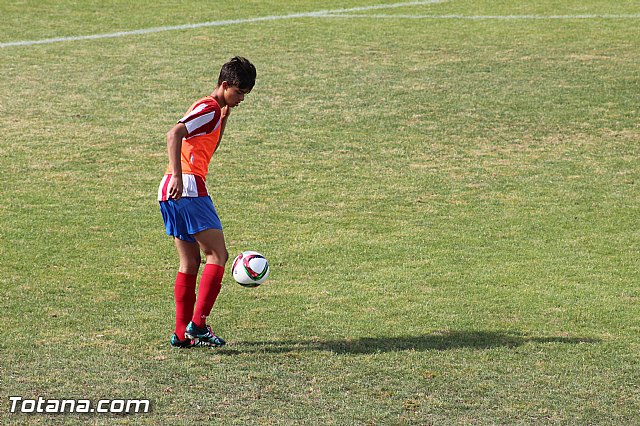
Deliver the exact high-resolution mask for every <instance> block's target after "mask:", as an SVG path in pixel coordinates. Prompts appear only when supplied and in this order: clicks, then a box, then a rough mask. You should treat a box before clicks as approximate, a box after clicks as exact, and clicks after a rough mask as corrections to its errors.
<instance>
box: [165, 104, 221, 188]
mask: <svg viewBox="0 0 640 426" xmlns="http://www.w3.org/2000/svg"><path fill="white" fill-rule="evenodd" d="M221 116H222V113H221V110H220V105H218V102H216V100H215V99H214V98H213V97H212V96H207V97H205V98H202V99H199V100H197V101H196V102H195V103H194V104H193V105H191V107H190V108H189V110H188V111H187V113H186V114H185V116H184V117H182V118H181V119H180V120H179V121H178V123H183V124H184V125H185V126H186V128H187V131H188V133H187V136H186V137H184V138H183V139H182V148H181V155H180V157H181V163H182V174H183V181H184V183H185V185H184V191H183V197H195V196H203V195H208V192H207V190H206V186H205V185H204V183H205V181H206V178H207V173H208V172H209V163H210V162H211V157H213V153H214V152H215V150H216V147H217V146H218V143H219V142H220V124H221ZM170 177H171V170H169V168H168V167H167V171H166V173H165V176H164V178H163V179H162V182H161V184H160V188H159V193H158V200H159V201H165V200H167V193H166V187H167V184H168V182H169V178H170ZM191 188H193V190H194V191H192V190H191Z"/></svg>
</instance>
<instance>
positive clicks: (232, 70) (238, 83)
mask: <svg viewBox="0 0 640 426" xmlns="http://www.w3.org/2000/svg"><path fill="white" fill-rule="evenodd" d="M223 81H226V82H227V83H229V85H230V86H235V87H237V88H239V89H242V90H244V91H247V92H250V91H251V89H253V86H254V84H256V67H254V66H253V64H252V63H251V62H249V60H248V59H247V58H243V57H242V56H236V57H235V58H231V60H230V61H229V62H227V63H226V64H224V65H223V66H222V69H221V70H220V76H219V77H218V86H219V85H221V84H222V82H223Z"/></svg>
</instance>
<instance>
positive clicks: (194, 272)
mask: <svg viewBox="0 0 640 426" xmlns="http://www.w3.org/2000/svg"><path fill="white" fill-rule="evenodd" d="M174 241H175V244H176V249H177V251H178V256H179V257H180V269H179V270H178V275H177V277H176V282H175V286H174V291H173V294H174V297H175V302H176V328H175V333H176V336H178V338H179V339H181V340H182V339H184V338H185V336H184V332H185V329H186V327H187V324H189V321H191V318H192V317H193V310H194V304H195V302H196V282H197V278H198V269H199V268H200V261H201V258H200V246H199V245H198V243H196V242H187V241H182V240H180V239H178V238H175V239H174Z"/></svg>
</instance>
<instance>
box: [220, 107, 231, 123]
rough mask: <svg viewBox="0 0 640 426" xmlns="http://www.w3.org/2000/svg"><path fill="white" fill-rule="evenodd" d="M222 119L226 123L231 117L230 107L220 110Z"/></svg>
mask: <svg viewBox="0 0 640 426" xmlns="http://www.w3.org/2000/svg"><path fill="white" fill-rule="evenodd" d="M220 113H221V114H222V115H221V118H222V120H224V121H226V120H227V118H229V116H230V115H231V108H229V105H225V106H224V107H223V108H222V109H221V110H220Z"/></svg>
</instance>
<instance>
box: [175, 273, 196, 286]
mask: <svg viewBox="0 0 640 426" xmlns="http://www.w3.org/2000/svg"><path fill="white" fill-rule="evenodd" d="M197 282H198V275H191V274H185V273H183V272H178V275H177V276H176V286H178V287H189V288H195V287H196V283H197Z"/></svg>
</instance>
